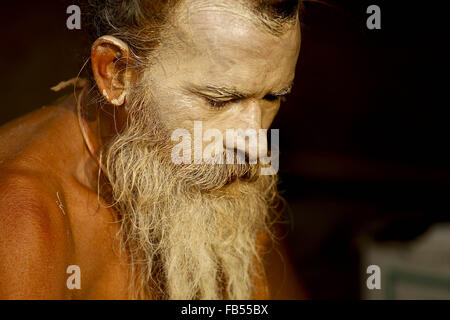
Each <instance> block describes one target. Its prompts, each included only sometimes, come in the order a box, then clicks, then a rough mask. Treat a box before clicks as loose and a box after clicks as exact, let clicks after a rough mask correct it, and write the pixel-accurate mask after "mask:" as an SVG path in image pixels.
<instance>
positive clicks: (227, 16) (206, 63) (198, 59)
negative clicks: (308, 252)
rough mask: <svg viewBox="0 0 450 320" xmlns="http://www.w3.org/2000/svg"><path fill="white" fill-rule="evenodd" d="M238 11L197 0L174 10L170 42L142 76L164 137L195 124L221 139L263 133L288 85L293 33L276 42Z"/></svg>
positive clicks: (296, 37) (296, 42)
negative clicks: (232, 133) (233, 133)
mask: <svg viewBox="0 0 450 320" xmlns="http://www.w3.org/2000/svg"><path fill="white" fill-rule="evenodd" d="M243 12H244V11H243V10H242V9H241V8H232V7H230V8H226V7H225V8H222V7H218V6H214V5H211V4H208V3H207V4H204V2H202V3H197V2H196V1H194V2H193V3H190V2H186V4H185V5H183V6H182V7H181V8H179V10H178V12H177V15H176V18H175V26H174V30H173V32H171V33H170V34H171V37H172V39H171V40H172V41H169V42H166V44H165V45H163V46H161V47H160V48H158V49H157V54H156V55H155V57H154V59H155V61H153V63H154V64H153V66H152V67H151V69H150V70H149V71H148V73H147V75H146V79H148V83H149V84H150V85H149V86H150V90H151V94H152V99H154V101H155V102H156V105H157V106H158V108H157V109H158V113H159V117H160V119H161V121H162V123H163V124H164V126H165V127H166V128H167V129H169V131H172V130H175V129H177V128H185V129H188V130H192V127H193V122H194V121H195V120H197V121H202V126H203V130H206V129H218V130H220V131H221V133H222V134H223V136H224V137H225V130H227V129H244V130H246V129H255V130H256V132H258V130H259V129H267V128H269V127H270V125H271V123H272V121H273V119H274V117H275V115H276V113H277V112H278V109H279V107H280V98H281V97H282V96H284V95H286V94H287V93H288V92H289V89H290V87H291V85H292V82H293V79H294V74H295V66H296V62H297V58H298V54H299V49H300V28H299V24H298V23H297V24H296V25H293V26H292V27H290V28H289V29H288V30H287V31H286V32H285V33H284V34H283V35H281V36H275V35H272V34H270V33H269V32H267V31H266V30H264V29H263V28H261V27H258V26H257V25H255V23H254V22H252V21H251V20H250V19H249V18H248V16H246V14H243ZM245 12H246V11H245ZM253 19H255V18H253ZM163 43H164V42H163ZM224 146H225V141H224ZM225 147H226V146H225Z"/></svg>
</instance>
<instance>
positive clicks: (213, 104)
mask: <svg viewBox="0 0 450 320" xmlns="http://www.w3.org/2000/svg"><path fill="white" fill-rule="evenodd" d="M206 100H207V101H208V103H209V105H210V106H211V107H212V108H214V109H222V108H225V107H226V106H227V104H229V103H231V102H233V101H234V100H226V101H219V100H214V99H210V98H207V99H206Z"/></svg>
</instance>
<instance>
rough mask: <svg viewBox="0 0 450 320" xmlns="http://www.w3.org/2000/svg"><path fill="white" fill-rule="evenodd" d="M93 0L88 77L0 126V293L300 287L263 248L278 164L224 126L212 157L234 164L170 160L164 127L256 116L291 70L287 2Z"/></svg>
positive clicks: (259, 294) (286, 291) (140, 295)
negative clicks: (255, 156) (268, 170)
mask: <svg viewBox="0 0 450 320" xmlns="http://www.w3.org/2000/svg"><path fill="white" fill-rule="evenodd" d="M91 6H92V12H94V15H95V17H93V21H95V26H96V30H97V33H98V39H97V40H96V41H95V42H94V44H93V46H92V51H91V69H92V75H93V81H92V83H91V84H89V83H88V82H87V81H85V80H77V81H72V82H69V84H74V85H75V87H79V88H81V90H78V91H76V92H75V94H70V95H67V96H65V97H63V98H61V99H59V100H58V101H57V102H56V103H54V104H53V105H52V106H48V107H44V108H41V109H39V110H37V111H35V112H32V113H30V114H28V115H25V116H23V117H22V118H20V119H17V120H15V121H12V122H10V123H8V124H6V125H5V126H3V127H2V128H1V129H0V143H1V147H2V148H1V150H2V151H1V154H0V163H1V168H0V181H1V184H0V189H1V192H0V298H8V299H15V298H19V299H35V298H36V299H41V298H45V299H161V298H162V299H167V298H168V299H252V298H253V299H263V298H301V297H302V293H301V290H300V287H299V286H298V284H297V283H298V280H297V278H296V276H295V274H294V272H293V271H292V266H291V265H290V264H289V261H288V259H287V258H286V256H285V255H284V251H283V249H280V251H281V253H282V254H281V255H280V254H279V252H278V250H275V249H272V250H270V249H271V247H272V246H271V243H272V240H273V239H274V238H276V237H274V231H273V228H272V224H273V223H274V220H275V218H276V215H274V212H275V211H276V209H278V202H277V199H278V195H277V191H276V176H274V175H262V174H261V169H262V165H261V164H260V162H257V163H255V162H254V161H250V158H249V147H248V145H245V144H244V145H242V143H241V144H239V143H238V142H239V141H238V140H239V139H238V138H236V141H235V140H233V141H231V142H232V143H231V144H230V141H225V139H224V140H223V141H219V142H218V141H217V140H216V144H215V146H214V150H215V152H213V153H211V154H212V155H214V156H222V155H223V156H224V157H228V156H230V155H236V156H237V157H236V158H237V159H240V160H242V159H244V158H246V159H247V160H246V162H245V161H244V163H243V161H240V163H236V162H234V163H226V164H223V163H214V162H213V163H211V162H208V161H206V163H204V162H198V161H197V162H196V161H194V162H192V163H189V162H182V163H180V162H179V161H175V159H174V155H176V154H177V152H174V150H176V149H174V148H175V146H176V144H177V140H176V139H174V135H173V132H175V131H176V130H179V129H182V130H185V131H183V132H188V133H194V135H195V133H196V132H195V131H196V129H195V123H197V124H198V123H201V126H202V131H201V133H203V132H205V131H207V130H209V129H211V130H216V131H214V132H216V133H217V132H219V133H223V134H224V136H225V131H226V130H228V129H235V130H239V129H242V130H246V129H254V130H256V131H257V130H259V129H268V128H269V126H270V124H271V122H272V120H273V118H274V117H275V115H276V113H277V111H278V108H279V106H280V100H281V99H282V97H283V96H285V95H286V94H287V93H288V92H289V90H290V88H291V86H292V82H293V79H294V73H295V66H296V62H297V58H298V54H299V49H300V23H299V19H298V10H299V4H298V2H297V0H295V1H292V0H278V1H277V0H272V1H270V0H267V1H265V0H254V1H249V0H246V1H240V0H210V1H205V0H203V1H202V0H179V1H175V0H174V1H157V0H153V1H150V0H147V1H145V0H141V1H138V0H134V1H91ZM67 84H68V83H66V84H64V83H63V84H62V85H60V86H58V87H56V88H55V89H56V90H60V89H62V88H64V87H65V86H66V85H67ZM175 138H176V137H175ZM194 139H195V137H194ZM243 139H244V140H245V138H243ZM265 139H266V137H264V139H261V140H260V141H259V147H260V150H264V146H265V145H266V140H265ZM247 140H248V139H247ZM234 142H236V144H234ZM241 142H242V139H241ZM218 143H219V144H218ZM205 146H206V143H205V140H203V142H201V145H200V146H199V145H198V144H197V146H194V148H193V149H192V150H191V149H190V147H189V148H188V151H193V152H192V153H193V154H194V157H195V153H196V152H197V151H198V149H199V148H200V149H202V150H203V147H205ZM222 146H223V148H222V149H220V148H218V149H215V147H222ZM223 150H224V151H223ZM184 151H186V150H184ZM189 153H190V152H187V154H188V155H189ZM239 155H241V156H240V157H239ZM188 158H189V157H188ZM183 159H186V158H183ZM191 159H192V158H191ZM205 159H206V160H207V158H205ZM222 159H223V158H222ZM197 160H198V159H197ZM260 160H261V159H260ZM275 240H276V239H275ZM274 243H277V242H274ZM268 251H269V253H268ZM283 256H284V257H283ZM70 270H75V272H78V276H79V279H78V280H77V281H78V284H77V285H75V286H73V285H71V281H72V280H73V279H72V280H71V279H68V278H69V276H70V273H71V272H72V271H70ZM68 271H69V273H67V272H68ZM77 281H75V282H77ZM72 284H73V283H72Z"/></svg>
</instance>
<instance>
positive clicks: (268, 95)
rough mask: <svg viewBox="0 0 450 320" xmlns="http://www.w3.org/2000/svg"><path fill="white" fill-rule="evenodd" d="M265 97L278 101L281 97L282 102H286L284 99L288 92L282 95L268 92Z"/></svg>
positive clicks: (268, 99) (267, 99) (265, 98)
mask: <svg viewBox="0 0 450 320" xmlns="http://www.w3.org/2000/svg"><path fill="white" fill-rule="evenodd" d="M263 99H264V100H266V101H277V100H278V99H279V100H280V101H281V102H284V101H286V94H282V95H276V94H267V95H265V96H264V98H263Z"/></svg>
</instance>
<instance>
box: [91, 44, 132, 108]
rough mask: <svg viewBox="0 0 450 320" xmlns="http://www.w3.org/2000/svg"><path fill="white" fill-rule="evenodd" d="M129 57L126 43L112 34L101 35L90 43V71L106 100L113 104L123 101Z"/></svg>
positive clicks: (128, 71)
mask: <svg viewBox="0 0 450 320" xmlns="http://www.w3.org/2000/svg"><path fill="white" fill-rule="evenodd" d="M129 58H130V49H129V48H128V45H127V44H126V43H125V42H123V41H121V40H119V39H117V38H115V37H113V36H102V37H100V38H98V39H97V40H96V41H95V42H94V44H93V45H92V50H91V62H92V71H93V73H94V78H95V81H96V83H97V87H98V89H99V90H100V93H101V94H102V95H103V97H104V98H105V99H106V101H108V102H109V103H111V104H113V105H115V106H121V105H123V104H124V102H125V97H126V89H127V88H128V87H129V84H130V83H129V82H130V81H131V71H130V69H129V68H128V63H129Z"/></svg>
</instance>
